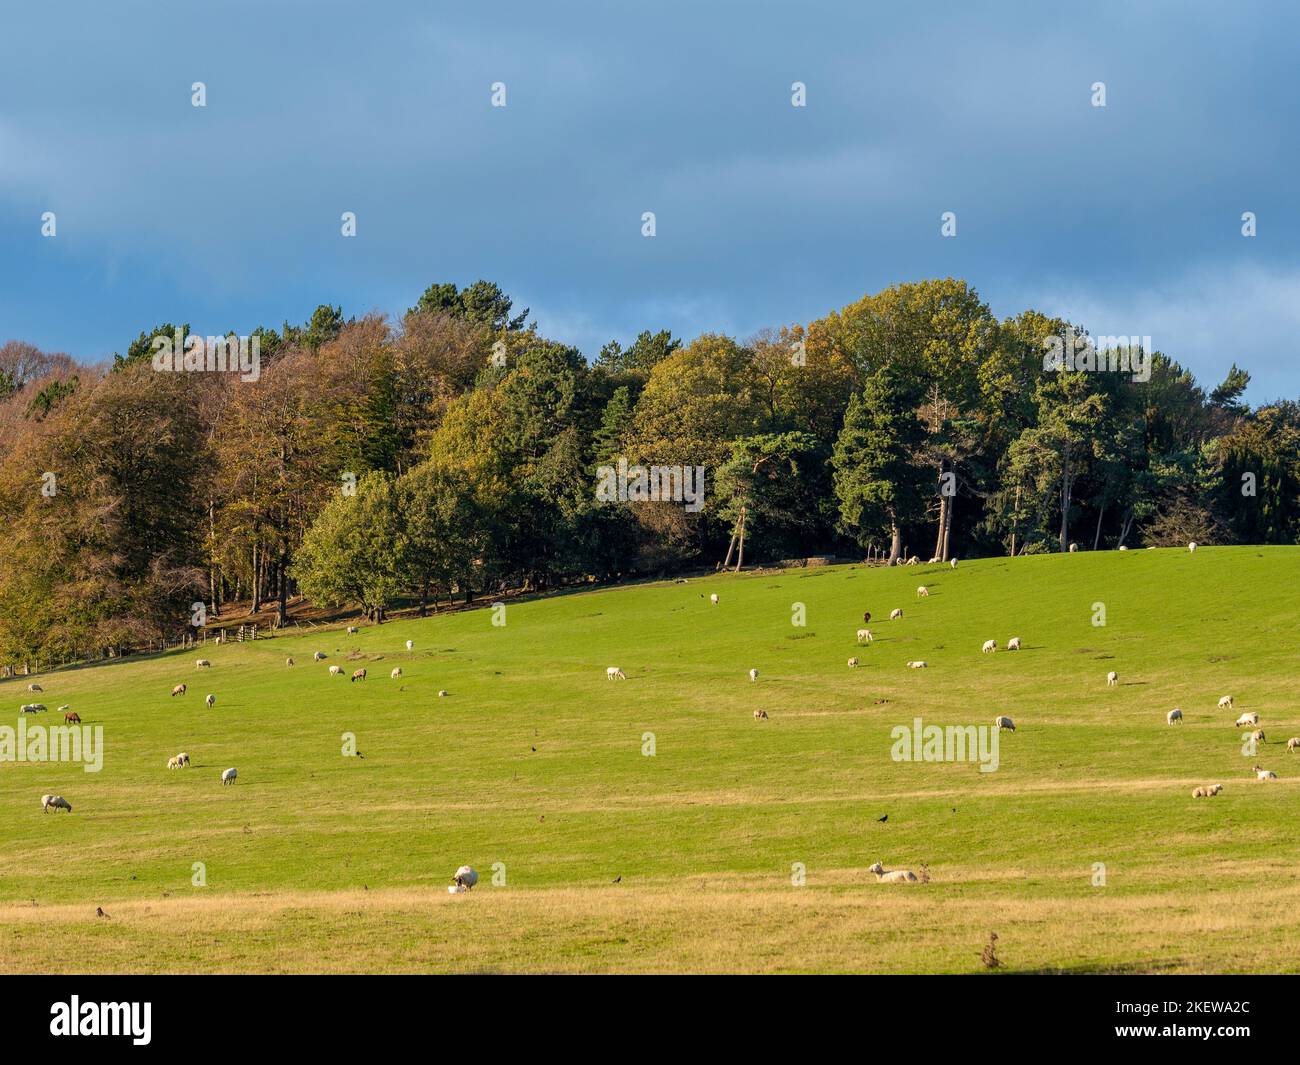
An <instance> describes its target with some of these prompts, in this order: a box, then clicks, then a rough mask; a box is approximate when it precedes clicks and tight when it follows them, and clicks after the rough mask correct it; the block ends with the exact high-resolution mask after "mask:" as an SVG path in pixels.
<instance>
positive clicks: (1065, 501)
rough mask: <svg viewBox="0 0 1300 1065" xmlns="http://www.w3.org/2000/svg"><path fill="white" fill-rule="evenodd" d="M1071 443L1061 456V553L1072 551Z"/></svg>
mask: <svg viewBox="0 0 1300 1065" xmlns="http://www.w3.org/2000/svg"><path fill="white" fill-rule="evenodd" d="M1069 540H1070V441H1069V440H1067V441H1066V442H1065V453H1064V454H1063V455H1062V456H1061V551H1062V552H1065V551H1068V550H1069V549H1070V544H1069Z"/></svg>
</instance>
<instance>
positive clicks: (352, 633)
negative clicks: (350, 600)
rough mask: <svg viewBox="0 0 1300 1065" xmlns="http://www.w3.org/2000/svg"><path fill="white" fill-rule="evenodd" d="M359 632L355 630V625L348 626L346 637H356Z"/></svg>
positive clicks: (357, 629)
mask: <svg viewBox="0 0 1300 1065" xmlns="http://www.w3.org/2000/svg"><path fill="white" fill-rule="evenodd" d="M360 631H361V630H360V629H359V628H357V627H356V626H355V625H349V626H348V635H349V636H355V635H356V634H357V633H359V632H360Z"/></svg>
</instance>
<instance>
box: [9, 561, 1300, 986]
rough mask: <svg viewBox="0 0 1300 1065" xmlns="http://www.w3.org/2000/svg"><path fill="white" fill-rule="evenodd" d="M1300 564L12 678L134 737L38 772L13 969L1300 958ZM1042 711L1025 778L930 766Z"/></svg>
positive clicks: (781, 581) (859, 570)
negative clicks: (613, 670) (992, 954)
mask: <svg viewBox="0 0 1300 1065" xmlns="http://www.w3.org/2000/svg"><path fill="white" fill-rule="evenodd" d="M1297 578H1300V549H1298V548H1202V549H1201V550H1200V551H1198V552H1197V553H1196V554H1195V555H1191V554H1189V553H1188V552H1186V551H1164V550H1161V551H1130V552H1127V553H1124V554H1120V553H1117V552H1103V553H1082V554H1077V555H1069V556H1052V557H1045V556H1044V557H1029V558H1019V559H989V560H984V561H971V562H963V563H962V564H961V565H960V567H959V568H958V569H956V570H950V569H949V568H947V567H940V566H920V567H910V568H902V569H896V570H885V569H867V568H865V567H860V566H857V567H834V568H824V569H807V570H787V571H781V572H760V573H754V574H747V575H743V576H726V577H716V578H704V579H693V580H691V581H690V582H689V583H685V584H673V583H661V584H646V585H638V586H633V587H626V588H619V589H613V590H607V591H593V592H586V593H576V594H567V595H559V596H554V597H551V598H545V599H538V600H533V601H520V602H512V603H511V605H510V606H509V607H508V608H507V611H506V624H505V625H504V626H494V625H493V624H492V619H493V612H492V611H491V610H488V609H484V610H474V611H467V612H463V613H459V614H455V615H449V616H446V617H435V618H429V619H425V620H416V621H409V622H396V623H392V624H387V625H383V626H379V627H373V626H371V627H366V628H363V630H362V631H361V633H360V634H359V635H352V636H349V635H347V634H345V633H344V632H343V630H342V629H331V630H328V631H318V632H316V633H315V634H313V635H310V636H298V635H295V636H283V637H278V638H275V639H269V640H259V641H257V642H256V643H250V644H243V645H226V646H220V647H218V646H213V645H211V644H209V645H208V646H207V648H205V649H201V650H199V651H197V652H194V653H183V654H182V653H176V654H169V655H166V656H161V657H155V658H150V659H137V660H128V661H126V662H122V663H118V664H112V665H101V666H91V667H84V668H79V669H70V670H66V671H61V672H56V673H50V674H45V675H42V676H40V677H37V678H34V679H36V680H38V681H39V682H40V683H41V685H42V686H43V687H44V689H45V690H44V693H43V694H42V695H40V696H30V695H28V694H27V691H26V685H27V683H28V680H29V679H32V678H20V679H15V680H8V681H4V682H0V707H3V708H4V712H3V717H0V724H5V725H14V724H16V721H17V718H18V714H17V711H18V707H19V705H20V704H21V703H24V702H27V701H29V700H31V699H34V698H39V699H40V700H41V701H43V702H45V703H46V704H47V705H48V706H49V707H50V709H51V713H50V714H42V715H39V716H38V717H36V718H35V719H33V718H31V717H29V718H28V724H29V725H31V724H32V723H37V724H41V725H45V726H50V725H54V724H57V723H60V722H61V716H62V715H60V714H58V713H57V712H56V711H55V707H57V706H58V705H60V704H62V703H68V704H71V706H72V708H73V709H74V710H76V711H78V712H79V713H80V715H81V717H82V720H83V721H84V722H85V724H87V725H90V726H95V725H101V726H103V732H104V744H105V754H104V764H103V769H102V771H101V772H99V773H97V774H95V773H86V772H84V771H83V769H82V767H81V766H78V765H68V764H30V763H25V762H24V763H13V762H5V763H0V810H3V815H4V816H3V819H0V970H2V971H8V972H15V971H17V972H86V971H92V972H99V971H112V972H118V971H145V972H241V971H253V972H294V971H353V972H398V971H428V970H441V971H447V970H450V971H620V972H621V971H659V972H662V971H670V972H682V971H687V972H689V971H714V970H726V971H827V970H831V971H870V972H979V971H984V970H983V966H982V965H981V963H980V961H979V954H980V950H981V947H982V946H983V944H984V942H985V941H986V940H987V939H988V934H989V932H990V931H996V932H997V933H998V936H999V943H998V947H999V951H998V952H999V957H1000V958H1001V960H1002V963H1003V967H1004V970H1009V971H1026V970H1029V971H1084V972H1099V971H1100V972H1105V971H1122V972H1132V971H1155V972H1204V971H1214V972H1219V971H1265V972H1278V971H1300V839H1298V838H1297V832H1296V827H1297V815H1298V814H1300V787H1297V781H1300V753H1292V754H1288V753H1287V752H1286V750H1285V741H1286V739H1287V738H1288V737H1290V736H1293V735H1300V702H1298V701H1297V698H1296V677H1297V675H1298V674H1300V647H1298V645H1297V634H1298V633H1300V581H1298V580H1297ZM921 583H925V584H927V585H929V587H930V589H931V595H930V597H929V598H928V599H924V600H918V599H917V597H916V586H917V585H918V584H921ZM711 592H717V593H718V595H719V596H720V600H721V601H720V603H719V604H718V605H717V606H711V605H710V604H709V601H708V596H709V593H711ZM800 603H801V604H804V607H805V609H806V618H807V623H806V625H805V626H803V627H797V626H795V625H792V623H791V618H792V612H793V611H794V609H795V604H800ZM1095 604H1104V607H1105V614H1106V624H1105V625H1104V626H1095V625H1094V624H1093V617H1094V613H1095V609H1096V608H1095ZM900 606H901V607H902V608H903V609H904V612H905V617H904V618H903V619H902V620H901V621H893V622H891V621H887V620H885V619H886V617H887V616H888V614H889V611H890V609H891V608H893V607H900ZM864 610H870V611H871V612H872V615H873V617H872V622H871V625H870V628H871V629H872V630H873V632H874V633H875V635H876V640H875V642H874V644H872V645H871V646H869V647H865V648H859V647H857V645H856V642H855V635H854V634H855V631H856V630H857V629H858V628H859V627H860V626H861V617H862V612H863V611H864ZM1011 636H1020V637H1022V639H1023V641H1024V650H1022V651H1021V652H1019V653H1007V652H1005V651H1002V650H999V652H998V653H997V654H993V655H987V654H981V653H980V646H981V644H982V643H983V642H984V640H986V639H990V638H993V639H996V640H997V641H998V644H999V647H1000V648H1002V647H1005V645H1006V641H1007V639H1008V638H1009V637H1011ZM407 639H411V640H413V641H414V644H415V647H414V650H413V651H410V652H408V651H406V650H405V646H404V645H405V641H406V640H407ZM316 649H319V650H322V651H325V652H326V653H327V654H328V655H329V659H328V661H326V662H322V663H313V662H312V661H311V654H312V651H313V650H316ZM200 655H202V656H205V657H207V658H210V659H211V661H212V669H211V670H210V671H199V670H197V669H196V668H195V665H194V660H195V659H196V658H197V657H199V656H200ZM287 655H292V656H293V657H294V658H295V659H296V661H297V665H296V666H294V667H292V668H288V667H286V666H285V664H284V660H285V657H286V656H287ZM852 655H857V656H858V657H859V659H860V660H861V662H862V665H861V666H860V667H859V668H858V669H848V668H847V667H846V661H847V659H848V658H849V657H850V656H852ZM910 659H924V660H926V661H927V662H928V663H929V668H928V669H925V670H915V671H913V670H908V669H906V668H905V667H904V663H905V662H907V661H908V660H910ZM330 664H339V665H343V666H345V667H346V669H347V672H349V673H350V672H351V671H352V669H355V668H357V667H358V666H361V665H364V666H366V667H367V668H368V669H369V678H368V679H367V680H366V681H365V682H363V683H355V684H353V683H350V682H349V681H348V679H347V677H346V676H345V677H342V678H339V677H330V676H328V675H327V666H328V665H330ZM610 665H618V666H621V667H622V668H623V669H624V670H625V671H626V673H627V677H628V679H627V681H626V682H613V683H611V682H609V681H607V680H606V678H605V668H606V667H607V666H610ZM394 666H401V667H402V669H403V670H404V673H405V675H404V677H403V678H402V679H401V680H392V679H390V677H389V672H390V670H391V669H392V668H393V667H394ZM750 668H757V669H758V670H759V671H760V676H759V679H758V682H757V683H751V682H750V681H749V679H748V677H747V672H748V670H749V669H750ZM1112 669H1114V670H1117V671H1118V673H1119V675H1120V684H1119V686H1118V687H1114V688H1107V686H1106V681H1105V677H1106V673H1107V672H1108V671H1109V670H1112ZM181 681H184V682H186V683H187V684H188V685H189V691H188V694H186V695H185V696H184V697H177V698H171V697H170V696H169V694H168V693H169V692H170V690H171V688H172V686H173V685H174V684H176V683H178V682H181ZM439 689H447V690H448V691H449V693H450V695H449V696H448V697H447V698H438V697H437V692H438V690H439ZM208 692H212V693H214V694H215V695H216V698H217V703H216V706H215V708H214V709H211V710H209V709H207V708H205V707H204V705H203V697H204V695H205V694H207V693H208ZM1229 693H1230V694H1232V695H1233V696H1234V697H1235V699H1236V707H1235V710H1234V711H1227V710H1219V709H1217V708H1216V703H1217V700H1218V698H1219V696H1221V695H1224V694H1229ZM1174 706H1179V707H1181V708H1182V709H1183V711H1184V714H1185V715H1186V720H1185V722H1184V723H1183V724H1182V725H1181V726H1172V727H1170V726H1167V725H1166V724H1165V714H1166V712H1167V711H1168V710H1169V709H1170V708H1172V707H1174ZM756 708H762V709H765V710H766V711H767V712H768V714H769V715H770V720H768V721H755V720H754V718H753V711H754V710H755V709H756ZM1250 710H1254V711H1258V712H1259V714H1260V718H1261V727H1263V729H1264V730H1265V732H1266V733H1267V736H1268V741H1269V742H1268V743H1267V744H1266V745H1265V746H1264V747H1262V748H1261V750H1260V751H1259V753H1258V754H1257V755H1255V756H1254V757H1249V756H1246V755H1245V754H1243V751H1242V740H1241V731H1242V730H1240V729H1237V728H1235V727H1234V724H1233V722H1234V720H1235V718H1236V716H1237V714H1238V713H1240V712H1243V711H1250ZM1003 713H1005V714H1009V715H1010V716H1011V717H1012V718H1014V720H1015V722H1016V725H1017V731H1016V732H1015V733H1014V734H1011V733H1005V734H1003V735H1002V736H1001V738H1000V765H999V768H998V769H997V771H996V772H991V773H981V772H979V771H978V768H977V766H976V765H974V764H971V763H968V762H961V763H955V762H896V761H894V760H892V759H891V755H890V752H891V747H892V746H893V741H892V739H891V736H890V733H891V730H892V729H893V728H894V727H895V726H896V725H909V726H910V725H911V723H912V721H913V719H914V718H916V717H918V716H919V717H921V718H923V719H924V721H925V723H926V724H937V725H949V724H960V725H966V724H974V725H990V724H992V722H993V719H994V717H995V716H996V715H998V714H1003ZM52 719H59V720H58V721H56V720H52ZM347 732H351V733H354V734H355V735H356V743H357V747H358V749H359V750H360V751H361V752H362V754H363V755H364V758H348V757H344V756H343V754H342V748H343V745H344V738H343V735H344V733H347ZM646 733H653V739H654V748H655V751H654V754H653V756H647V755H646V754H643V746H644V744H645V739H644V736H645V734H646ZM181 750H185V751H188V752H189V753H190V755H191V757H192V759H193V765H192V767H191V768H189V769H184V770H177V771H169V770H168V769H167V768H166V762H167V759H168V757H169V756H171V755H173V754H175V753H177V752H178V751H181ZM1255 762H1258V763H1259V764H1261V765H1263V766H1265V767H1267V768H1270V769H1273V770H1274V771H1276V772H1277V774H1278V777H1279V779H1278V780H1276V781H1273V782H1259V781H1256V780H1255V779H1254V774H1253V773H1252V772H1251V766H1252V765H1253V764H1254V763H1255ZM227 766H235V767H237V768H238V770H239V780H238V782H237V783H236V784H235V785H234V786H232V787H222V786H221V783H220V780H219V776H220V773H221V771H222V770H223V769H225V768H226V767H227ZM1210 783H1222V784H1223V785H1224V791H1223V793H1222V794H1221V795H1219V796H1218V797H1217V798H1213V799H1208V800H1205V799H1198V800H1193V799H1192V798H1191V794H1190V792H1191V789H1192V788H1193V787H1194V786H1196V785H1199V784H1210ZM46 792H55V793H58V794H61V795H63V796H64V797H66V798H67V799H68V800H69V801H70V802H71V803H72V805H73V807H74V812H73V813H72V814H66V813H55V812H51V813H44V812H43V811H42V810H41V808H40V797H41V795H42V794H43V793H46ZM886 814H887V815H888V821H887V822H884V823H881V822H879V821H878V820H877V818H879V817H882V816H884V815H886ZM877 859H880V860H883V862H884V864H885V866H886V867H888V868H908V869H914V870H919V868H920V866H921V865H922V864H925V865H928V867H929V873H930V877H931V880H930V882H929V883H926V884H917V885H889V884H878V883H876V881H875V878H874V877H873V876H872V875H871V874H870V873H869V872H868V866H869V865H871V864H872V863H873V862H874V861H876V860H877ZM200 862H201V863H203V865H204V867H205V869H206V886H194V885H193V883H192V877H193V876H194V872H193V869H194V863H200ZM463 863H469V864H471V865H473V866H474V867H475V868H476V869H477V870H478V871H479V874H480V877H481V880H480V883H479V886H478V887H477V888H475V889H474V890H473V891H472V892H469V893H467V894H464V895H459V896H451V895H448V894H447V890H446V889H447V884H448V883H449V881H450V877H451V874H452V873H453V872H454V870H455V869H456V867H457V866H459V865H461V864H463ZM494 863H503V867H504V873H505V884H504V885H503V886H494V884H493V883H492V877H493V867H494ZM796 863H802V866H803V867H804V868H805V869H806V882H805V883H804V884H803V886H795V884H794V883H793V882H792V868H793V867H794V866H795V865H796ZM1096 863H1102V864H1103V865H1104V867H1105V883H1104V885H1098V884H1094V879H1095V875H1094V868H1095V865H1096ZM498 868H502V867H501V866H498ZM618 877H621V878H622V879H621V881H619V882H618V883H614V881H615V879H616V878H618ZM97 906H99V907H102V908H103V909H104V910H105V911H106V912H107V914H108V916H107V917H102V918H101V917H97V916H96V913H95V910H96V907H97Z"/></svg>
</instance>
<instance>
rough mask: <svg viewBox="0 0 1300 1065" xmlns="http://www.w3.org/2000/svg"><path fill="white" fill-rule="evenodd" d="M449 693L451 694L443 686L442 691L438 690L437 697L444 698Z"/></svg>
mask: <svg viewBox="0 0 1300 1065" xmlns="http://www.w3.org/2000/svg"><path fill="white" fill-rule="evenodd" d="M450 694H451V693H450V692H449V691H447V689H446V688H444V689H443V690H442V691H440V692H439V693H438V698H439V699H444V698H446V697H447V696H448V695H450Z"/></svg>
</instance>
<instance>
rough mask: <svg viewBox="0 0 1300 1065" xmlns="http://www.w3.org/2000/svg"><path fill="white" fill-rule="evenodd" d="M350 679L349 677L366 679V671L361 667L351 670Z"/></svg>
mask: <svg viewBox="0 0 1300 1065" xmlns="http://www.w3.org/2000/svg"><path fill="white" fill-rule="evenodd" d="M350 679H351V680H365V679H366V671H365V668H364V667H362V668H361V669H356V670H353V671H352V677H351V678H350Z"/></svg>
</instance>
